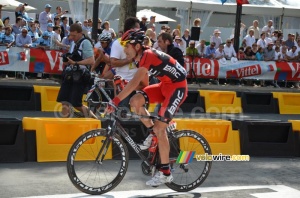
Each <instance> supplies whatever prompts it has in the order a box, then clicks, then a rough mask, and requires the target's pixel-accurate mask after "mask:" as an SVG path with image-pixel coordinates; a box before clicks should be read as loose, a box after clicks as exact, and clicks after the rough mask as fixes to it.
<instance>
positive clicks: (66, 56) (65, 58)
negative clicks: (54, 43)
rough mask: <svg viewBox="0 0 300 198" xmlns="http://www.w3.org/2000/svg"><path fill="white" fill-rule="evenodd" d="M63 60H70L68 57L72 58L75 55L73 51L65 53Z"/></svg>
mask: <svg viewBox="0 0 300 198" xmlns="http://www.w3.org/2000/svg"><path fill="white" fill-rule="evenodd" d="M61 57H62V59H63V62H68V61H69V60H68V58H70V59H72V57H73V55H72V54H71V53H65V54H63V55H62V56H61Z"/></svg>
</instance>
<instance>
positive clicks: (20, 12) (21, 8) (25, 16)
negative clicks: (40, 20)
mask: <svg viewBox="0 0 300 198" xmlns="http://www.w3.org/2000/svg"><path fill="white" fill-rule="evenodd" d="M25 6H27V3H25V4H20V5H19V7H17V8H16V10H15V16H16V18H18V17H21V18H23V19H24V20H25V21H28V20H29V19H30V18H29V16H28V14H27V12H26V11H25Z"/></svg>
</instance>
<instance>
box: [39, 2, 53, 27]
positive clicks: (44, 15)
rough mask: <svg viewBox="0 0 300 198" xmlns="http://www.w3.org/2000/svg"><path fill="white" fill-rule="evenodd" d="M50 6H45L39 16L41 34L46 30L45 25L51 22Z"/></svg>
mask: <svg viewBox="0 0 300 198" xmlns="http://www.w3.org/2000/svg"><path fill="white" fill-rule="evenodd" d="M50 10H51V5H50V4H46V5H45V11H43V12H41V13H40V15H39V22H40V28H41V31H42V32H45V31H46V30H47V25H48V23H49V22H52V14H51V13H50Z"/></svg>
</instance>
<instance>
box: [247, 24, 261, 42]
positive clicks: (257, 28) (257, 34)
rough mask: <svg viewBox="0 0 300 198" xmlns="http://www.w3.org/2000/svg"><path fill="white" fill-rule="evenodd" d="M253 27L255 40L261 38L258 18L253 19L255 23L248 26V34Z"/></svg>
mask: <svg viewBox="0 0 300 198" xmlns="http://www.w3.org/2000/svg"><path fill="white" fill-rule="evenodd" d="M251 29H252V30H253V31H254V37H255V40H256V41H258V39H259V27H258V20H254V21H253V25H252V26H250V27H249V28H248V31H247V34H249V31H250V30H251Z"/></svg>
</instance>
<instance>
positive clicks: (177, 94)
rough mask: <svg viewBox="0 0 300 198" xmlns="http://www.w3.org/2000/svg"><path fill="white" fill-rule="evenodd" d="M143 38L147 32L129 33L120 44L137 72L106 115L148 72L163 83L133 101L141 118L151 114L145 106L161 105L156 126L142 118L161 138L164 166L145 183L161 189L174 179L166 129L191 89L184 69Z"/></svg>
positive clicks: (131, 103)
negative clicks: (151, 104)
mask: <svg viewBox="0 0 300 198" xmlns="http://www.w3.org/2000/svg"><path fill="white" fill-rule="evenodd" d="M144 38H145V35H144V32H142V31H140V30H136V31H134V30H129V31H127V32H126V33H124V35H123V36H122V39H121V43H122V45H123V46H125V48H124V51H125V53H126V56H127V59H134V61H135V62H136V64H137V66H138V70H137V72H136V73H135V75H134V77H133V78H132V80H131V81H129V83H128V84H127V85H126V86H125V88H124V89H123V91H122V92H121V93H119V94H118V95H117V96H116V97H115V98H114V99H113V100H112V101H111V103H110V105H108V107H107V109H106V112H107V113H111V112H113V111H114V109H113V107H112V105H111V104H114V105H116V106H118V104H119V103H120V101H122V100H123V99H124V98H126V97H127V96H128V95H129V94H130V93H131V92H132V91H134V90H135V89H136V87H137V86H140V85H141V83H142V82H144V79H145V78H146V79H148V73H149V74H150V75H153V76H155V77H157V78H158V79H159V80H160V83H158V84H154V85H150V86H146V87H145V88H144V89H143V91H138V92H137V94H135V95H134V96H133V97H132V98H131V100H130V106H131V107H132V109H133V110H134V111H135V113H137V114H139V115H150V114H149V112H148V111H147V110H146V109H145V107H144V106H145V104H147V103H162V106H161V108H160V110H159V113H158V116H159V117H160V119H159V120H157V121H155V122H154V123H153V121H152V120H150V119H141V121H142V122H143V123H144V125H145V126H146V127H147V128H148V129H149V130H152V131H153V132H154V133H155V135H156V136H157V138H158V147H159V154H160V159H161V164H160V165H159V167H157V168H158V170H159V171H158V172H157V173H156V174H155V175H154V177H153V178H152V179H151V180H149V181H147V182H146V185H149V186H158V185H160V184H163V183H167V182H171V181H172V180H173V177H172V175H171V172H170V166H169V152H170V145H169V141H168V137H167V134H166V128H167V127H168V123H169V122H170V121H171V119H172V118H173V116H174V114H175V112H176V111H177V110H178V108H179V106H180V105H181V104H182V103H183V101H184V100H185V98H186V96H187V90H188V89H187V81H186V71H185V69H184V68H183V67H182V66H181V65H180V64H179V63H178V62H177V61H176V60H175V59H174V58H172V57H171V56H169V55H167V54H165V53H163V52H161V51H157V50H155V49H150V48H148V47H145V46H144V45H143V42H144Z"/></svg>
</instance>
